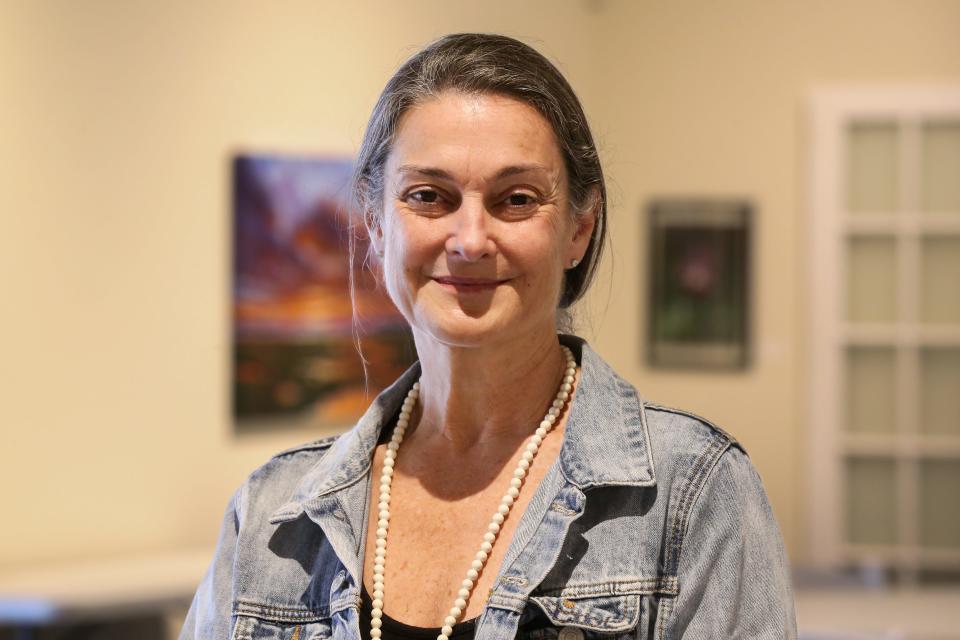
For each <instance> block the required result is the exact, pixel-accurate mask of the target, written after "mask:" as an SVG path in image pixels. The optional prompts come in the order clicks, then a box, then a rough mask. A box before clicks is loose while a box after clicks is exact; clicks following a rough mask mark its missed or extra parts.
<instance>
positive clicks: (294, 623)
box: [230, 606, 332, 640]
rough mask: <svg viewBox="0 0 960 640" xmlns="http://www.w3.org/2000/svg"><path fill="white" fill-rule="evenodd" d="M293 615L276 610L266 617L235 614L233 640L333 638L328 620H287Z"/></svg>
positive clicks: (316, 639)
mask: <svg viewBox="0 0 960 640" xmlns="http://www.w3.org/2000/svg"><path fill="white" fill-rule="evenodd" d="M246 608H248V609H249V606H248V607H246ZM292 613H293V612H279V613H278V612H277V611H276V610H274V609H270V610H269V611H268V612H266V613H265V614H264V615H257V614H256V613H251V612H249V611H247V612H244V613H239V612H235V614H234V619H235V622H234V625H233V635H231V636H230V637H231V640H327V638H330V637H331V635H332V633H331V629H330V620H329V619H328V618H317V617H312V618H311V619H285V618H294V615H291V614H292Z"/></svg>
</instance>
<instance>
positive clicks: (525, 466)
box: [517, 456, 533, 477]
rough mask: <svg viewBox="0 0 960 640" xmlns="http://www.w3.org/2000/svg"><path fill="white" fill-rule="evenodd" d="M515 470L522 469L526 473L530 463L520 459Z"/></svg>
mask: <svg viewBox="0 0 960 640" xmlns="http://www.w3.org/2000/svg"><path fill="white" fill-rule="evenodd" d="M530 457H531V458H533V456H530ZM517 468H519V469H523V470H524V471H526V470H527V469H529V468H530V461H529V460H526V459H524V458H520V462H518V463H517ZM521 477H522V476H521Z"/></svg>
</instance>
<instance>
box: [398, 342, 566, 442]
mask: <svg viewBox="0 0 960 640" xmlns="http://www.w3.org/2000/svg"><path fill="white" fill-rule="evenodd" d="M414 338H415V340H416V344H417V353H418V355H419V357H420V365H421V372H422V373H421V379H420V387H421V391H420V408H421V411H420V420H419V424H418V426H417V427H416V439H417V440H420V441H421V443H426V442H428V441H432V444H433V445H435V446H443V447H451V448H452V449H454V450H456V451H461V452H462V451H466V450H469V449H475V448H481V449H483V448H486V447H487V446H493V447H499V446H503V445H509V444H510V443H512V442H515V441H516V440H517V439H519V438H525V437H527V436H529V435H530V434H531V433H532V432H533V430H534V429H535V428H536V427H537V424H538V423H539V422H540V420H542V419H543V415H544V413H545V412H546V410H547V408H549V406H550V403H551V402H552V401H553V399H554V397H555V395H556V393H557V388H558V386H559V384H560V380H561V376H562V373H563V355H562V352H561V350H560V343H559V341H558V340H557V336H556V333H555V331H553V330H550V331H543V332H539V333H538V334H536V335H534V336H530V335H525V336H518V337H515V338H512V339H509V340H506V341H503V342H501V343H497V344H492V345H482V346H476V347H460V346H450V345H446V344H442V343H440V342H438V341H436V340H434V339H432V338H429V337H427V336H424V335H417V334H416V333H415V336H414Z"/></svg>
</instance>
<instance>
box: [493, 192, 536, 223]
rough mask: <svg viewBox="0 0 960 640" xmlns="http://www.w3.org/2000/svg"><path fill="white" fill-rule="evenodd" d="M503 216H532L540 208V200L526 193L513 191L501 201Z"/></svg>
mask: <svg viewBox="0 0 960 640" xmlns="http://www.w3.org/2000/svg"><path fill="white" fill-rule="evenodd" d="M501 203H502V204H501V205H500V206H501V211H502V213H503V214H505V215H508V216H514V217H523V216H529V215H532V214H533V213H535V212H536V211H537V209H538V208H539V207H540V199H539V198H538V197H537V196H536V195H535V194H532V193H530V192H528V191H514V192H513V193H509V194H507V196H506V197H505V198H504V199H503V200H502V201H501Z"/></svg>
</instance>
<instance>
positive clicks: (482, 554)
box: [474, 549, 490, 563]
mask: <svg viewBox="0 0 960 640" xmlns="http://www.w3.org/2000/svg"><path fill="white" fill-rule="evenodd" d="M474 557H475V558H476V559H477V560H479V561H480V562H484V563H485V562H486V561H487V558H489V557H490V556H488V555H487V552H486V551H484V550H483V549H481V550H480V551H477V555H475V556H474Z"/></svg>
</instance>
